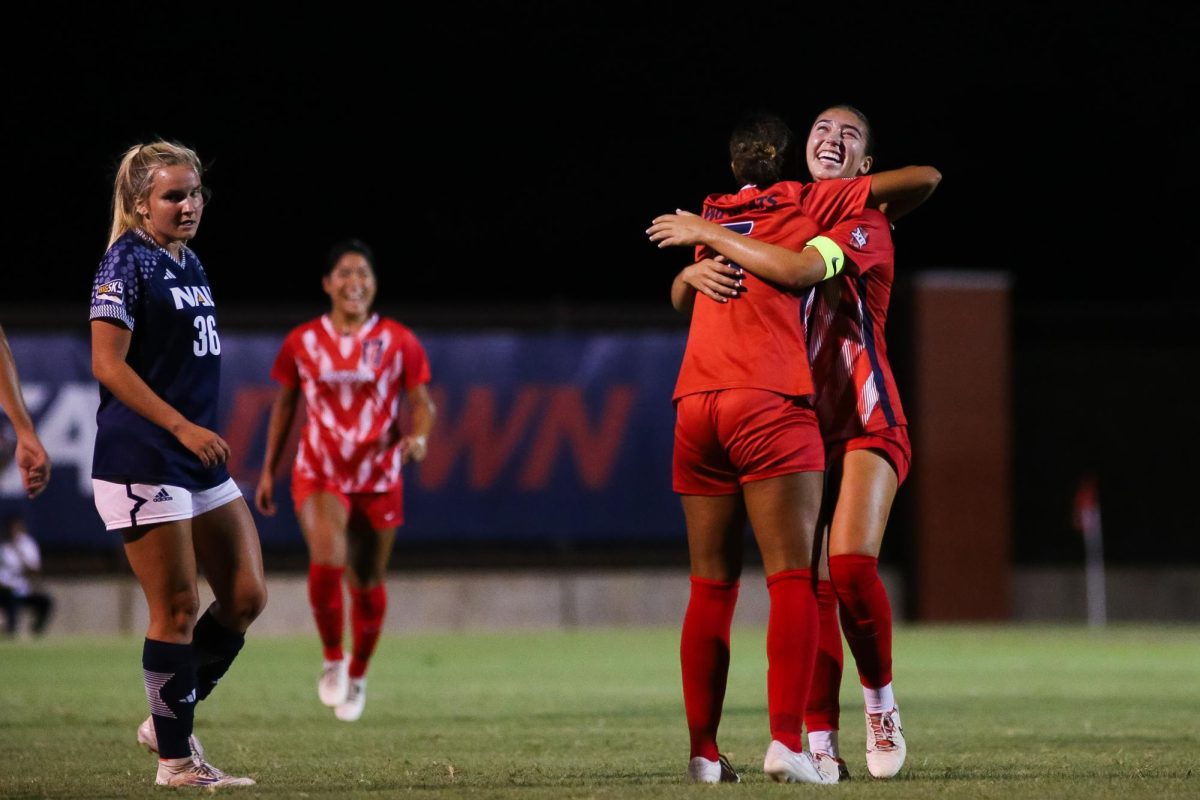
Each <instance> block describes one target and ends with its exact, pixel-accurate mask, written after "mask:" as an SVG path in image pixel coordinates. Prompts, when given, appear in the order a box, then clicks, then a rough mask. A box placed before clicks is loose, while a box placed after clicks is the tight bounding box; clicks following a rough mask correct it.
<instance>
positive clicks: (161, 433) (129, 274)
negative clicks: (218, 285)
mask: <svg viewBox="0 0 1200 800" xmlns="http://www.w3.org/2000/svg"><path fill="white" fill-rule="evenodd" d="M91 319H103V320H109V321H111V322H114V323H116V324H118V325H122V326H124V327H126V328H128V329H129V330H130V331H132V332H133V340H132V341H131V342H130V345H129V354H128V356H127V357H126V358H125V361H126V363H128V364H129V366H130V367H132V368H133V371H134V372H136V373H137V374H138V375H139V376H140V377H141V379H142V380H143V381H145V382H146V385H147V386H149V387H150V388H151V389H152V390H153V391H154V393H155V394H157V395H158V396H159V397H161V398H162V399H163V400H165V401H166V402H167V403H168V404H169V405H171V406H173V407H174V408H175V409H176V410H177V411H179V413H180V414H182V415H183V416H185V417H186V418H187V419H189V420H191V421H192V422H194V423H196V424H197V425H200V426H202V427H204V428H208V429H209V430H216V427H217V392H218V390H219V388H220V376H221V340H220V338H219V337H218V335H217V316H216V309H215V308H214V307H213V297H212V290H211V289H210V288H209V286H208V278H207V277H206V276H205V274H204V269H203V268H202V267H201V266H200V259H199V258H197V257H196V254H195V253H193V252H192V251H191V250H189V249H187V248H186V247H185V248H184V249H183V260H182V262H180V261H176V260H175V259H173V258H172V257H171V255H170V253H168V252H167V251H166V250H164V249H163V248H161V247H159V246H158V245H157V244H155V243H154V242H153V241H152V240H150V238H149V237H148V236H146V235H145V234H143V233H142V232H141V231H138V230H132V231H128V232H126V233H125V234H124V235H123V236H121V238H119V239H117V241H115V242H113V245H112V247H110V248H109V249H108V252H107V253H105V254H104V258H103V260H101V262H100V268H99V269H98V270H97V271H96V281H95V283H94V284H93V286H92V312H91ZM96 423H97V427H98V430H97V432H96V452H95V456H94V458H93V461H92V477H93V478H98V479H100V480H106V481H114V482H117V483H156V484H157V483H167V484H171V485H172V486H182V487H183V488H185V489H190V490H194V491H198V490H201V489H210V488H212V487H214V486H217V485H218V484H220V483H223V482H224V481H226V480H228V479H229V472H228V471H227V470H226V468H225V465H224V464H221V465H218V466H216V467H213V468H211V469H210V468H206V467H205V466H204V465H203V464H201V463H200V459H199V458H197V457H196V456H195V455H194V454H193V453H192V452H191V451H190V450H188V449H187V448H186V447H184V446H183V445H182V444H180V443H179V440H177V439H176V438H175V437H174V436H172V435H171V434H170V433H169V432H168V431H166V430H164V429H163V428H160V427H158V426H157V425H155V424H154V423H153V422H151V421H150V420H148V419H146V418H145V417H143V416H141V415H140V414H137V413H136V412H134V411H132V410H131V409H130V408H128V407H127V406H126V405H125V404H124V403H122V402H121V401H120V400H118V399H117V398H116V397H114V396H113V394H112V392H110V391H108V390H107V389H106V388H104V386H103V385H101V387H100V409H99V411H97V412H96Z"/></svg>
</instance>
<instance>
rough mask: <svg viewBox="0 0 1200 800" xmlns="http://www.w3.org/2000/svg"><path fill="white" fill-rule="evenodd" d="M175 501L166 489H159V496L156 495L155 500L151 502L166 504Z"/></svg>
mask: <svg viewBox="0 0 1200 800" xmlns="http://www.w3.org/2000/svg"><path fill="white" fill-rule="evenodd" d="M174 499H175V498H174V497H171V495H169V494H167V490H166V489H159V490H158V494H156V495H154V499H153V500H152V501H151V502H154V503H166V502H169V501H171V500H174Z"/></svg>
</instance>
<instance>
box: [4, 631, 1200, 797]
mask: <svg viewBox="0 0 1200 800" xmlns="http://www.w3.org/2000/svg"><path fill="white" fill-rule="evenodd" d="M677 647H678V633H677V631H675V630H662V629H656V630H603V631H583V632H567V633H561V632H550V633H510V634H479V633H471V634H437V635H432V634H431V635H419V636H413V635H410V636H385V637H384V639H383V641H382V642H381V644H380V647H379V651H378V653H377V658H376V661H375V663H374V665H373V666H372V672H371V679H370V684H369V693H368V698H369V700H368V704H367V710H366V713H365V714H364V716H363V718H362V720H361V721H360V722H358V723H355V724H347V723H343V722H339V721H337V720H336V719H334V717H333V714H332V713H331V712H330V711H329V710H328V709H326V708H324V707H323V706H321V705H320V704H319V703H318V702H317V699H316V692H315V683H314V682H315V670H316V668H317V666H318V663H317V662H318V659H319V651H318V649H317V647H316V642H315V636H314V637H304V638H287V639H279V638H261V637H260V638H257V639H256V638H254V637H253V636H251V637H250V640H249V642H248V644H247V645H246V649H245V650H244V651H243V655H242V657H241V658H240V659H239V661H238V663H237V665H236V666H235V667H234V669H233V671H232V673H231V674H230V675H229V676H228V679H227V680H226V681H225V682H224V683H223V684H222V685H221V686H220V687H219V688H218V690H217V692H216V693H215V694H214V695H213V697H212V698H210V699H209V700H207V701H205V702H204V703H202V704H201V705H200V707H199V711H198V714H197V719H198V722H197V727H196V732H197V734H198V735H199V736H200V738H201V740H202V741H203V742H204V743H205V746H206V748H207V749H208V752H209V756H210V759H211V760H212V761H213V762H214V763H215V764H216V765H217V766H219V767H221V768H222V769H225V770H226V771H229V772H232V773H235V774H247V773H248V774H250V775H252V776H253V777H255V778H257V779H258V781H259V785H258V786H257V787H254V788H252V789H244V790H229V791H228V792H227V793H234V794H238V795H243V796H259V795H262V796H273V797H288V798H293V797H294V798H330V797H338V798H342V797H346V798H352V797H431V798H434V797H498V798H516V797H521V798H525V797H528V798H547V799H548V798H588V797H596V798H658V797H696V796H698V795H703V796H710V795H708V794H707V793H709V792H716V793H718V794H719V796H721V797H730V798H734V797H737V798H751V797H783V796H786V795H791V794H795V793H800V794H804V795H806V796H812V795H814V794H815V793H822V792H825V793H828V792H832V793H835V794H836V796H837V797H839V798H846V799H849V798H858V797H864V798H865V797H872V798H940V797H969V798H1004V800H1010V798H1027V797H1045V798H1088V800H1094V799H1095V798H1121V800H1131V799H1132V798H1167V797H1193V798H1196V797H1200V766H1198V765H1200V758H1198V756H1197V754H1198V753H1200V628H1196V627H1150V626H1139V627H1111V628H1109V629H1107V630H1105V631H1090V630H1086V629H1083V628H1061V627H945V628H943V627H926V626H921V627H913V626H910V627H905V628H901V629H899V630H898V631H897V634H896V654H897V663H896V688H897V694H898V697H899V699H900V702H901V707H902V709H903V714H904V723H905V728H906V731H907V735H908V741H909V761H908V764H907V765H906V766H905V769H904V771H903V772H902V773H901V776H900V777H898V778H897V779H894V780H892V781H889V782H879V781H871V780H870V779H868V778H866V777H865V776H866V769H865V766H864V765H863V761H862V755H861V750H862V742H863V724H862V716H861V710H860V709H861V695H860V694H859V692H858V689H857V686H856V684H855V682H854V681H853V679H849V678H848V680H847V681H846V683H845V685H844V687H843V688H844V691H843V707H844V709H845V712H844V719H843V735H842V745H843V750H844V751H845V754H846V756H847V761H848V762H849V764H850V767H851V770H852V772H853V773H854V775H855V780H853V781H851V782H850V783H848V784H843V785H840V786H837V787H812V786H779V785H774V784H771V783H768V782H767V781H766V780H765V779H764V777H763V776H762V773H761V771H760V770H761V762H762V755H763V751H764V749H765V747H766V744H767V740H768V738H769V736H768V731H767V722H766V708H765V698H766V693H765V659H764V655H763V631H762V630H761V629H757V628H747V629H739V630H737V631H735V638H734V643H733V667H732V670H731V674H730V686H729V694H728V697H727V701H726V710H725V717H724V720H723V722H722V726H721V747H722V749H723V750H724V751H726V752H727V753H729V755H730V757H731V759H732V761H733V763H734V765H735V766H736V767H738V768H739V770H740V771H742V773H743V779H744V781H745V783H744V784H743V785H741V786H718V787H702V786H689V785H687V784H685V783H684V782H683V781H682V779H681V778H682V774H683V771H684V769H685V767H686V763H687V735H686V730H685V726H684V721H683V709H682V701H681V699H680V689H679V667H678V661H677V658H678V657H677ZM140 653H141V640H140V639H60V640H54V639H50V640H45V641H23V642H12V643H4V644H0V797H3V798H14V797H55V798H101V797H141V796H147V797H149V796H159V797H161V796H162V792H163V791H168V790H155V789H154V787H153V786H152V783H153V777H154V760H153V759H152V758H151V757H150V756H148V755H147V754H146V753H145V752H143V751H141V750H139V749H138V748H137V747H136V746H135V745H134V734H135V729H136V727H137V725H138V723H139V722H140V721H141V720H142V719H143V718H144V717H145V715H146V713H147V712H146V700H145V696H144V694H143V691H142V688H141V670H140ZM185 794H186V792H185Z"/></svg>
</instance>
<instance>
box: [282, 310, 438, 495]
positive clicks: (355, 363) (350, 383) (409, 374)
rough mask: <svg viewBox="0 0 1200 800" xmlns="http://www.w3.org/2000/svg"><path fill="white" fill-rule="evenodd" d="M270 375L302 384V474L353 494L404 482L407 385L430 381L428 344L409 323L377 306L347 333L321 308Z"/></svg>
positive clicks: (292, 336) (291, 339)
mask: <svg viewBox="0 0 1200 800" xmlns="http://www.w3.org/2000/svg"><path fill="white" fill-rule="evenodd" d="M271 377H272V378H274V379H275V380H277V381H279V382H280V383H281V384H283V385H284V386H287V387H289V388H295V387H297V386H298V387H300V388H301V389H302V390H303V392H304V401H305V404H306V408H307V411H308V421H307V423H306V424H305V427H304V434H303V436H302V437H301V439H300V448H299V451H298V452H297V453H296V465H295V468H294V470H295V473H296V474H298V475H302V476H304V477H306V478H310V479H318V480H323V481H328V482H329V483H331V484H333V485H334V486H336V487H337V488H338V490H339V491H342V492H345V493H347V494H352V493H355V492H388V491H391V490H393V489H395V488H397V487H398V486H400V448H399V446H398V445H399V443H400V436H399V433H398V432H397V430H396V424H397V419H398V417H399V414H400V403H401V392H402V391H404V392H407V391H409V390H411V389H413V388H414V387H416V386H418V385H420V384H422V383H428V382H429V362H428V360H427V359H426V358H425V350H424V348H422V347H421V343H420V342H418V341H417V337H416V336H414V335H413V332H412V331H411V330H409V329H408V328H406V327H405V326H403V325H401V324H400V323H399V322H396V321H394V320H390V319H381V318H380V317H379V315H377V314H376V315H372V317H371V318H370V319H369V320H367V322H366V324H365V325H363V326H362V328H360V329H359V330H358V332H357V333H354V334H350V335H342V334H340V333H338V331H337V330H335V329H334V327H333V323H332V321H331V320H330V319H329V316H328V315H322V316H321V317H319V318H317V319H315V320H312V321H310V322H306V323H304V324H303V325H300V326H298V327H296V328H295V329H294V330H292V332H291V333H289V334H288V335H287V338H286V339H284V341H283V346H282V347H281V348H280V349H279V355H278V356H277V357H276V358H275V365H274V366H273V367H271Z"/></svg>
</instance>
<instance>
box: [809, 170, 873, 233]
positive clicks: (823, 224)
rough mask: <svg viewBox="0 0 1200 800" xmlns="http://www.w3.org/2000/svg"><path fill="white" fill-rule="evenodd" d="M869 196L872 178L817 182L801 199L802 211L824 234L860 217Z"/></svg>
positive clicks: (867, 176)
mask: <svg viewBox="0 0 1200 800" xmlns="http://www.w3.org/2000/svg"><path fill="white" fill-rule="evenodd" d="M870 196H871V177H870V176H869V175H863V176H860V177H858V178H847V179H841V178H838V179H834V180H828V181H817V182H816V183H810V184H807V185H806V186H805V191H804V193H803V194H802V196H801V198H800V210H801V211H802V212H804V214H805V216H807V217H809V218H810V219H812V220H813V222H815V223H817V227H819V228H820V229H821V230H829V229H830V228H833V227H834V226H835V225H837V224H838V223H840V222H843V221H844V220H846V219H849V218H850V217H856V216H858V215H859V214H861V213H862V212H863V209H865V208H866V206H867V200H868V199H869V198H870Z"/></svg>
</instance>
